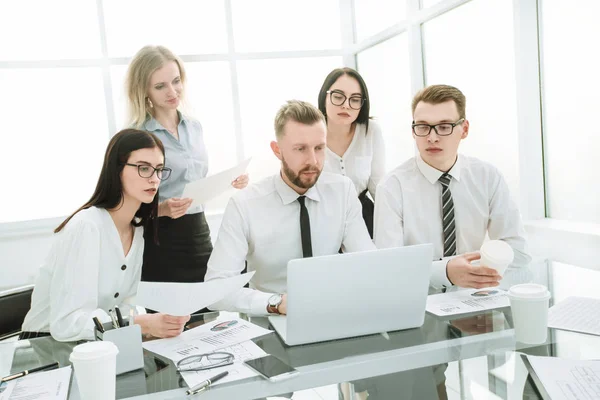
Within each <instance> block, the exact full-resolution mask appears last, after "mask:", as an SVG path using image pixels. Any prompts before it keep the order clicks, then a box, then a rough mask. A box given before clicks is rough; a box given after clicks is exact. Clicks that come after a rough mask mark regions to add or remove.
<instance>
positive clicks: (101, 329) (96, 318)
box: [92, 317, 104, 333]
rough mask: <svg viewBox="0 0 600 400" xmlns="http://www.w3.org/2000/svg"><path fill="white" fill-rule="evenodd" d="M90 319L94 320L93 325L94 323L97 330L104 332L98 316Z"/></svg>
mask: <svg viewBox="0 0 600 400" xmlns="http://www.w3.org/2000/svg"><path fill="white" fill-rule="evenodd" d="M92 321H94V325H96V329H98V332H100V333H104V327H103V326H102V324H101V323H100V320H99V319H98V317H94V318H92Z"/></svg>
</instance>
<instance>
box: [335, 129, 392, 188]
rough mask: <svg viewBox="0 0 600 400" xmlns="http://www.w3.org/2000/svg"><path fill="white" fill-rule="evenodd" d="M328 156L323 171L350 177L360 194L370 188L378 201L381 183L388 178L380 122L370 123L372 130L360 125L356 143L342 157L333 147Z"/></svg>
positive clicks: (355, 138) (356, 133) (355, 139)
mask: <svg viewBox="0 0 600 400" xmlns="http://www.w3.org/2000/svg"><path fill="white" fill-rule="evenodd" d="M325 154H326V156H325V166H324V168H323V171H327V172H331V173H334V174H340V175H344V176H347V177H348V178H350V179H351V180H352V182H353V183H354V186H355V187H356V191H357V192H358V194H360V193H362V191H363V190H365V189H367V188H368V189H369V193H370V194H371V197H373V198H375V191H376V189H377V184H378V183H379V181H381V179H382V178H383V176H384V175H385V145H384V142H383V135H382V134H381V128H380V127H379V125H378V124H377V122H375V121H373V120H369V130H368V131H367V130H366V129H365V124H356V130H355V131H354V137H353V138H352V142H350V145H349V146H348V148H347V149H346V152H345V153H344V155H343V156H342V157H340V156H338V155H337V154H336V153H334V152H333V151H331V150H330V149H329V148H327V150H326V152H325Z"/></svg>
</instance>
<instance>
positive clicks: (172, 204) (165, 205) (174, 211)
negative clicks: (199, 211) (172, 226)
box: [158, 197, 194, 219]
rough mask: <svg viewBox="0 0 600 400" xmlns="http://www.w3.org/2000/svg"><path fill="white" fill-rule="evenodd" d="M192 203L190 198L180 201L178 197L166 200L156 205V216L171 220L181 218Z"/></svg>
mask: <svg viewBox="0 0 600 400" xmlns="http://www.w3.org/2000/svg"><path fill="white" fill-rule="evenodd" d="M193 201H194V200H193V199H190V198H185V199H180V198H178V197H172V198H170V199H167V200H165V201H163V202H162V203H160V204H159V205H158V216H159V217H171V218H173V219H176V218H179V217H183V216H184V215H185V213H186V211H187V210H188V208H190V206H191V205H192V202H193Z"/></svg>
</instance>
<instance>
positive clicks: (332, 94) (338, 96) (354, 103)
mask: <svg viewBox="0 0 600 400" xmlns="http://www.w3.org/2000/svg"><path fill="white" fill-rule="evenodd" d="M327 94H329V101H331V104H333V105H334V106H341V105H342V104H344V103H345V102H346V99H348V97H347V96H346V95H345V94H344V93H342V92H338V91H337V90H328V91H327ZM366 99H367V98H366V97H362V96H356V95H353V96H350V100H348V105H349V106H350V108H351V109H353V110H360V108H361V107H362V106H363V104H365V100H366Z"/></svg>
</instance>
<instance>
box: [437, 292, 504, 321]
mask: <svg viewBox="0 0 600 400" xmlns="http://www.w3.org/2000/svg"><path fill="white" fill-rule="evenodd" d="M509 306H510V300H509V299H508V295H507V293H506V291H504V290H502V289H496V288H486V289H465V290H458V291H456V292H447V293H440V294H432V295H430V296H428V297H427V308H426V309H427V311H428V312H430V313H432V314H435V315H437V316H440V317H444V316H448V315H457V314H466V313H471V312H478V311H486V310H492V309H494V308H502V307H509Z"/></svg>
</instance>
